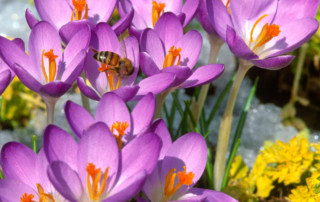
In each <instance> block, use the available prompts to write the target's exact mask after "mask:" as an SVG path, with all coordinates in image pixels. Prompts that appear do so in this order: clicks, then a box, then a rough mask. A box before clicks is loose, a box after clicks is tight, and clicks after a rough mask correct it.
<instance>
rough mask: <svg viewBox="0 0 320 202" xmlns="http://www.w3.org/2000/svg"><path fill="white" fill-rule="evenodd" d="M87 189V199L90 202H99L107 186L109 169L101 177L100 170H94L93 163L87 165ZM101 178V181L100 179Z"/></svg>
mask: <svg viewBox="0 0 320 202" xmlns="http://www.w3.org/2000/svg"><path fill="white" fill-rule="evenodd" d="M86 171H87V173H88V174H87V189H88V194H89V199H90V200H91V201H100V200H101V196H102V194H103V192H104V191H105V189H106V186H107V180H108V173H109V167H107V168H106V169H105V171H104V173H103V175H102V173H101V169H100V168H96V166H95V165H94V164H93V163H88V164H87V168H86ZM101 177H102V179H101Z"/></svg>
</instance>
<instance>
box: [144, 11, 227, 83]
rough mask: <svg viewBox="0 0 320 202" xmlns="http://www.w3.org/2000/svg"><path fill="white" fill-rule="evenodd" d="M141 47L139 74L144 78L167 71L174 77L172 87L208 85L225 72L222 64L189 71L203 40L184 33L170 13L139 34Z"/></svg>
mask: <svg viewBox="0 0 320 202" xmlns="http://www.w3.org/2000/svg"><path fill="white" fill-rule="evenodd" d="M140 44H141V50H142V51H143V52H142V53H140V65H141V70H142V72H143V73H144V74H145V75H146V76H152V75H154V74H159V73H168V72H169V73H173V74H175V75H176V79H175V81H174V82H173V83H172V84H171V87H172V88H189V87H194V86H199V85H203V84H206V83H209V82H211V81H212V80H214V79H215V78H217V77H218V76H219V75H220V74H221V73H222V72H223V70H224V65H220V64H209V65H206V66H202V67H199V68H197V69H195V70H192V68H193V67H194V66H195V65H196V63H197V61H198V58H199V55H200V51H201V47H202V37H201V35H200V33H199V32H198V31H195V30H191V31H188V32H187V33H186V34H183V28H182V25H181V23H180V21H179V19H178V17H176V16H175V15H174V14H173V13H165V14H163V15H162V16H161V17H160V19H159V20H158V22H157V24H156V25H155V27H154V29H146V30H145V31H144V32H143V33H142V35H141V39H140Z"/></svg>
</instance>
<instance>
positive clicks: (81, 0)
mask: <svg viewBox="0 0 320 202" xmlns="http://www.w3.org/2000/svg"><path fill="white" fill-rule="evenodd" d="M72 5H73V6H74V8H73V10H72V15H71V21H73V17H74V15H75V20H82V19H88V4H87V2H86V0H72ZM83 11H84V17H83V18H82V12H83Z"/></svg>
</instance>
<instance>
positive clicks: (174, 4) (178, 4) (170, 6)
mask: <svg viewBox="0 0 320 202" xmlns="http://www.w3.org/2000/svg"><path fill="white" fill-rule="evenodd" d="M163 2H164V3H165V4H166V7H165V12H168V11H170V12H173V13H179V12H181V9H182V4H183V0H175V1H172V0H163Z"/></svg>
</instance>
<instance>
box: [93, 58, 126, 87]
mask: <svg viewBox="0 0 320 202" xmlns="http://www.w3.org/2000/svg"><path fill="white" fill-rule="evenodd" d="M98 70H99V71H100V72H105V74H106V77H107V80H108V83H109V86H110V89H111V90H116V89H118V88H119V86H120V81H121V76H120V75H119V76H118V81H117V82H116V76H117V74H116V71H115V70H114V68H113V67H112V66H107V65H106V64H104V63H101V67H99V68H98Z"/></svg>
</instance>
